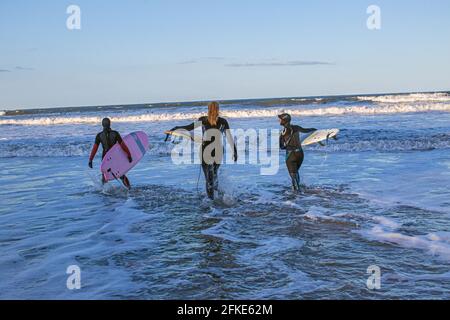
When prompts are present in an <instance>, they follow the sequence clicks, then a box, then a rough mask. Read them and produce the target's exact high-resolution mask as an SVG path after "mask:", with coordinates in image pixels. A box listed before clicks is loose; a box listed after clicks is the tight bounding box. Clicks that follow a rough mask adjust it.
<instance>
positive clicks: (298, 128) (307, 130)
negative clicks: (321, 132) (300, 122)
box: [293, 126, 317, 133]
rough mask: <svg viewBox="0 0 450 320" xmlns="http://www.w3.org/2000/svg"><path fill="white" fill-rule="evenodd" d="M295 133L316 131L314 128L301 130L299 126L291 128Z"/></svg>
mask: <svg viewBox="0 0 450 320" xmlns="http://www.w3.org/2000/svg"><path fill="white" fill-rule="evenodd" d="M293 128H294V130H295V131H298V132H301V133H311V132H314V131H317V129H315V128H302V127H300V126H294V127H293Z"/></svg>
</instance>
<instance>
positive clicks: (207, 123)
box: [170, 102, 238, 200]
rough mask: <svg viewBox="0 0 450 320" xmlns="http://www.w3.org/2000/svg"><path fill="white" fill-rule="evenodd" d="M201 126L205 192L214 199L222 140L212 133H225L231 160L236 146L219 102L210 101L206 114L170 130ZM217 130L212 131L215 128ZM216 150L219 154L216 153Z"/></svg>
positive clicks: (234, 157) (188, 129)
mask: <svg viewBox="0 0 450 320" xmlns="http://www.w3.org/2000/svg"><path fill="white" fill-rule="evenodd" d="M199 126H201V127H202V132H203V143H202V148H201V160H202V169H203V174H204V175H205V180H206V193H207V194H208V197H209V198H210V199H212V200H214V191H217V190H218V185H219V181H218V176H217V174H218V170H219V167H220V164H221V163H222V156H223V142H222V139H217V141H215V140H216V136H217V135H214V133H220V136H221V137H222V135H223V134H225V136H226V138H227V141H228V143H229V144H230V145H232V146H233V150H234V154H233V160H234V162H236V161H237V158H238V155H237V148H236V144H235V143H234V139H233V136H232V135H231V133H230V131H229V129H230V126H229V124H228V121H227V120H225V119H224V118H221V117H219V104H218V103H217V102H211V103H210V104H209V105H208V116H204V117H200V118H199V119H198V121H197V122H193V123H191V124H190V125H187V126H180V127H175V128H172V129H171V130H170V131H176V130H179V129H184V130H187V131H193V130H194V129H195V128H197V127H199ZM214 129H215V130H218V132H217V131H216V132H214V131H215V130H214ZM217 138H218V136H217ZM216 151H218V152H219V153H220V154H217V155H216Z"/></svg>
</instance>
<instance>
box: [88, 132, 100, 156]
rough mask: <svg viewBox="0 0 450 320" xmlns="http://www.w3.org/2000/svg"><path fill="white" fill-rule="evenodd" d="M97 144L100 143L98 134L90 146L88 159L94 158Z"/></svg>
mask: <svg viewBox="0 0 450 320" xmlns="http://www.w3.org/2000/svg"><path fill="white" fill-rule="evenodd" d="M99 145H100V136H99V135H97V136H96V137H95V143H94V146H93V147H92V151H91V155H90V156H89V161H92V160H94V158H95V155H96V154H97V151H98V147H99Z"/></svg>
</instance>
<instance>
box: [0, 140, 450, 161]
mask: <svg viewBox="0 0 450 320" xmlns="http://www.w3.org/2000/svg"><path fill="white" fill-rule="evenodd" d="M91 147H92V143H91V142H87V141H86V142H61V141H53V142H39V143H33V142H29V143H23V142H14V141H10V140H8V141H4V140H2V143H0V158H14V157H78V156H88V155H89V152H90V150H91ZM173 147H174V145H173V144H172V143H167V142H163V141H162V139H161V140H157V139H155V138H153V139H151V140H150V150H149V152H148V154H149V155H151V156H170V155H171V151H172V149H173ZM254 147H255V146H254V145H253V144H251V145H248V144H247V145H246V147H243V146H242V147H239V146H238V149H239V152H245V153H246V154H248V152H249V150H255V148H254ZM195 148H196V147H194V149H193V150H196V149H195ZM304 149H305V151H306V152H321V153H322V152H326V153H345V152H370V151H373V152H386V153H389V152H408V151H429V150H436V149H438V150H442V149H450V137H443V138H441V139H437V138H433V137H428V138H414V139H409V140H390V139H378V140H376V139H372V140H355V141H353V142H351V141H346V142H340V141H337V142H336V141H332V142H329V143H328V144H326V145H325V146H320V145H312V146H308V147H305V148H304ZM259 152H269V150H268V149H260V150H259ZM274 152H280V151H279V150H278V149H275V150H274Z"/></svg>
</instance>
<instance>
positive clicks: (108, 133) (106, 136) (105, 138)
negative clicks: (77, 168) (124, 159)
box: [89, 118, 133, 189]
mask: <svg viewBox="0 0 450 320" xmlns="http://www.w3.org/2000/svg"><path fill="white" fill-rule="evenodd" d="M102 126H103V131H102V132H100V133H99V134H97V136H96V137H95V143H94V146H93V147H92V151H91V155H90V157H89V168H91V169H92V161H93V160H94V157H95V155H96V154H97V150H98V147H99V146H100V144H101V145H102V147H103V152H102V160H103V158H104V157H105V155H106V153H108V151H109V150H110V149H111V148H112V147H113V146H114V145H115V144H116V143H119V144H120V146H121V147H122V149H123V151H125V153H126V154H127V156H128V161H129V162H130V163H131V162H133V158H132V157H131V153H130V150H129V149H128V147H127V145H126V144H125V142H123V140H122V137H121V136H120V134H119V133H118V132H117V131H114V130H111V120H110V119H108V118H105V119H103V121H102ZM120 180H122V183H123V184H124V186H125V187H127V188H128V189H130V188H131V184H130V180H128V178H127V176H125V175H123V176H122V177H120ZM103 183H105V180H104V178H103Z"/></svg>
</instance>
